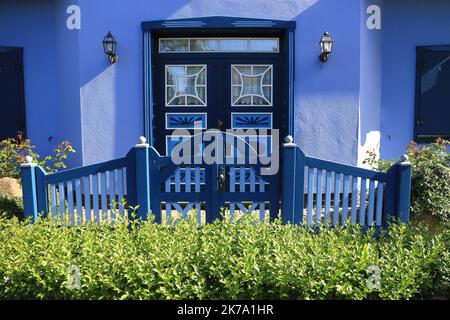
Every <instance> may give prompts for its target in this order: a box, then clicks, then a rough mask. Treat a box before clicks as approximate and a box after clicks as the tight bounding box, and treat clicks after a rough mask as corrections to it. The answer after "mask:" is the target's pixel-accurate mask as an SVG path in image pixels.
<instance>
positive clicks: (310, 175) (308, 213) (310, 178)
mask: <svg viewBox="0 0 450 320" xmlns="http://www.w3.org/2000/svg"><path fill="white" fill-rule="evenodd" d="M313 187H314V169H313V168H308V209H307V211H306V224H307V225H308V226H311V225H312V209H313V196H314V190H313Z"/></svg>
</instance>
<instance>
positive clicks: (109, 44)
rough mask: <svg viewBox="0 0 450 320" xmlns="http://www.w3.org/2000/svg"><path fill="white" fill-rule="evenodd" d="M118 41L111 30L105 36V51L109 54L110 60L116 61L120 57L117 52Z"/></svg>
mask: <svg viewBox="0 0 450 320" xmlns="http://www.w3.org/2000/svg"><path fill="white" fill-rule="evenodd" d="M116 47H117V41H116V38H114V36H113V35H112V33H111V31H109V32H108V34H107V35H106V36H105V37H104V38H103V51H105V54H106V55H107V56H108V59H109V62H111V63H116V62H117V60H118V59H119V57H118V56H117V54H116Z"/></svg>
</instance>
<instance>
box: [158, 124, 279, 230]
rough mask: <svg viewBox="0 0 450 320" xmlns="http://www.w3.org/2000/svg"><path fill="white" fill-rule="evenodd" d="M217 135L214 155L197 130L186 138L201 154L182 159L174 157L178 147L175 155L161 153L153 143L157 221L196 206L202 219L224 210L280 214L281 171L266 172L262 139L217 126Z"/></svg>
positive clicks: (262, 216)
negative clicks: (255, 141)
mask: <svg viewBox="0 0 450 320" xmlns="http://www.w3.org/2000/svg"><path fill="white" fill-rule="evenodd" d="M201 135H203V134H201ZM215 139H216V140H215V150H214V151H213V152H211V153H210V155H211V158H210V159H207V158H206V154H208V152H207V147H206V148H205V144H204V143H203V142H201V143H196V139H195V136H193V137H192V138H189V139H187V140H185V141H184V142H182V144H184V146H186V147H189V148H192V149H191V150H196V151H195V152H196V154H195V155H194V156H191V157H186V158H185V159H186V160H188V161H185V162H184V163H181V164H175V163H177V162H176V161H173V156H174V153H173V154H172V158H171V157H169V156H160V155H159V154H158V152H157V151H156V150H155V149H154V148H152V147H151V148H149V163H150V165H149V171H150V194H151V196H150V197H151V212H152V213H153V214H154V215H155V218H156V220H157V221H164V220H165V221H166V222H170V221H172V220H173V218H174V216H175V215H177V216H180V215H181V216H186V215H187V214H188V213H189V211H190V210H195V212H196V214H197V219H198V221H199V223H201V222H212V221H214V220H215V219H217V218H220V217H221V213H222V214H228V213H229V214H230V216H231V217H232V218H233V217H240V216H241V215H243V214H257V215H258V216H259V218H260V219H261V220H262V221H264V220H266V219H269V218H270V219H273V218H275V217H276V216H277V215H278V213H279V196H280V192H279V191H280V181H279V180H280V174H279V173H276V174H274V175H262V173H261V169H262V168H263V166H264V165H263V164H262V163H261V159H260V157H259V156H258V153H257V151H256V150H255V148H254V146H257V144H256V145H254V144H253V145H252V144H250V143H248V141H246V140H245V139H244V138H241V137H239V136H236V135H231V134H229V133H224V132H217V133H216V135H215ZM210 146H211V145H210ZM180 148H182V147H181V146H180ZM174 150H175V151H176V149H174ZM199 150H203V152H200V151H199ZM200 155H203V156H200ZM174 162H175V163H174Z"/></svg>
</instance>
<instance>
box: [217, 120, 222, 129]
mask: <svg viewBox="0 0 450 320" xmlns="http://www.w3.org/2000/svg"><path fill="white" fill-rule="evenodd" d="M222 129H223V121H222V120H220V119H218V120H217V130H219V131H222Z"/></svg>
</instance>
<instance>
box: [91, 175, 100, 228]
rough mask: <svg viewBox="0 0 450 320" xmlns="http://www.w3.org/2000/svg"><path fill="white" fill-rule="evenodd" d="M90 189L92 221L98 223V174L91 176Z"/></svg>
mask: <svg viewBox="0 0 450 320" xmlns="http://www.w3.org/2000/svg"><path fill="white" fill-rule="evenodd" d="M92 189H94V190H93V194H92V199H93V204H94V220H95V222H97V223H98V222H99V221H100V208H99V192H98V191H99V190H98V174H94V175H92Z"/></svg>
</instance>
